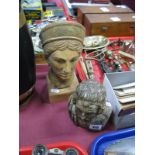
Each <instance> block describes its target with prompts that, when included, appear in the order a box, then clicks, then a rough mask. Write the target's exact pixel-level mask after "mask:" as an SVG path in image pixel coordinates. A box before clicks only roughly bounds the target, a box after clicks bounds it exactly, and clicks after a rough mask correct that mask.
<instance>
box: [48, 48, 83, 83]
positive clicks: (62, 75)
mask: <svg viewBox="0 0 155 155" xmlns="http://www.w3.org/2000/svg"><path fill="white" fill-rule="evenodd" d="M79 56H80V53H79V52H77V51H72V50H69V49H66V50H63V51H60V50H57V51H55V52H54V53H52V54H51V55H50V56H49V58H48V64H49V65H50V66H51V69H52V71H53V72H54V74H55V75H56V76H57V77H58V78H59V79H61V80H64V81H66V80H69V79H70V78H71V77H72V75H73V73H74V69H75V65H76V62H77V61H78V59H79Z"/></svg>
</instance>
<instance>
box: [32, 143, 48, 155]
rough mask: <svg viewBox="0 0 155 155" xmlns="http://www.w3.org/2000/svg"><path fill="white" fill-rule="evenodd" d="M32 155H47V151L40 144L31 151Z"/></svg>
mask: <svg viewBox="0 0 155 155" xmlns="http://www.w3.org/2000/svg"><path fill="white" fill-rule="evenodd" d="M32 155H48V149H47V147H46V146H44V145H42V144H37V145H36V146H35V147H34V148H33V150H32Z"/></svg>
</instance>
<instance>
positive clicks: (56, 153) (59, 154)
mask: <svg viewBox="0 0 155 155" xmlns="http://www.w3.org/2000/svg"><path fill="white" fill-rule="evenodd" d="M48 155H65V154H64V151H62V150H60V149H59V148H53V149H50V150H49V153H48Z"/></svg>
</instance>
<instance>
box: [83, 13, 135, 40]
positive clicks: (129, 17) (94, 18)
mask: <svg viewBox="0 0 155 155" xmlns="http://www.w3.org/2000/svg"><path fill="white" fill-rule="evenodd" d="M84 26H85V28H86V35H87V36H89V35H103V36H106V37H117V36H118V37H120V36H134V35H135V15H134V13H130V14H87V15H86V16H85V19H84Z"/></svg>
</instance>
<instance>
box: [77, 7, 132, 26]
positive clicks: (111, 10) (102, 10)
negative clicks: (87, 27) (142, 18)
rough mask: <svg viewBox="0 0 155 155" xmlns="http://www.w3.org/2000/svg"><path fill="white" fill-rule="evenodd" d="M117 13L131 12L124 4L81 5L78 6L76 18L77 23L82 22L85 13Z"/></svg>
mask: <svg viewBox="0 0 155 155" xmlns="http://www.w3.org/2000/svg"><path fill="white" fill-rule="evenodd" d="M115 13H117V14H119V13H133V11H132V10H131V9H130V8H129V7H127V6H126V5H109V6H105V7H104V6H83V7H79V8H78V13H77V20H78V22H79V23H81V24H83V23H84V17H85V15H86V14H115Z"/></svg>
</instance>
